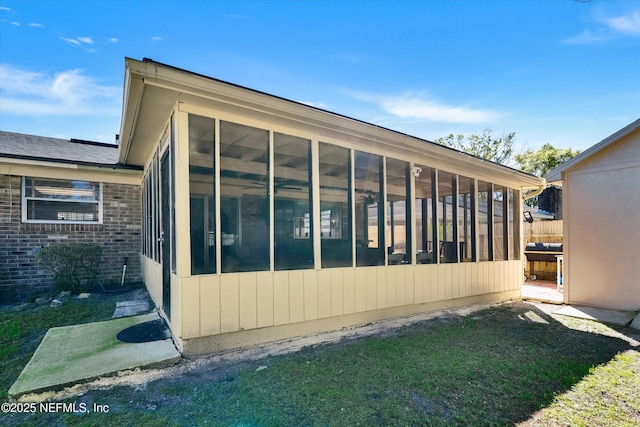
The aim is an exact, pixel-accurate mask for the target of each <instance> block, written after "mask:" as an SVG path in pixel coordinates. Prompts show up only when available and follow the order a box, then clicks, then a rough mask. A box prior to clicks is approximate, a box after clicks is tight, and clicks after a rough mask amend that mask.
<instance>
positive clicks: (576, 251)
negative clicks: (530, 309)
mask: <svg viewBox="0 0 640 427" xmlns="http://www.w3.org/2000/svg"><path fill="white" fill-rule="evenodd" d="M547 181H548V182H549V183H552V184H553V183H555V184H561V185H562V192H563V215H564V226H563V228H564V230H563V234H564V276H563V279H564V287H565V290H564V300H565V303H568V304H583V305H590V306H596V307H604V308H613V309H620V310H640V262H639V260H640V225H639V220H640V119H639V120H636V121H635V122H633V123H631V124H630V125H628V126H626V127H625V128H623V129H621V130H619V131H618V132H616V133H614V134H613V135H611V136H609V137H608V138H605V139H604V140H602V141H601V142H599V143H597V144H596V145H594V146H593V147H591V148H589V149H588V150H586V151H584V152H583V153H581V154H579V155H578V156H576V157H574V158H573V159H571V160H569V161H568V162H566V163H564V164H563V165H562V166H560V167H558V168H556V169H554V170H553V171H551V172H550V173H549V175H548V176H547Z"/></svg>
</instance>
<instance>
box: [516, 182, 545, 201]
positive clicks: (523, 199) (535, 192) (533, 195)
mask: <svg viewBox="0 0 640 427" xmlns="http://www.w3.org/2000/svg"><path fill="white" fill-rule="evenodd" d="M546 186H547V184H546V183H545V184H542V185H539V186H538V189H537V190H535V191H532V192H531V193H529V194H523V195H522V201H523V202H524V201H525V200H529V199H531V198H532V197H536V196H537V195H538V194H540V193H542V192H543V191H544V189H545V187H546Z"/></svg>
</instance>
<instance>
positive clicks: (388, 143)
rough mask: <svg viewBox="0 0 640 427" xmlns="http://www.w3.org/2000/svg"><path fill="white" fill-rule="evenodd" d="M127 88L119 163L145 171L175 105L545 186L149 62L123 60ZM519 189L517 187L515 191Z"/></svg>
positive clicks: (423, 143)
mask: <svg viewBox="0 0 640 427" xmlns="http://www.w3.org/2000/svg"><path fill="white" fill-rule="evenodd" d="M125 62H126V70H125V83H124V99H123V112H122V125H121V131H120V147H121V148H120V162H121V163H124V164H132V165H144V164H145V163H146V161H147V160H148V158H149V156H150V153H151V149H152V148H153V147H154V145H155V144H156V143H157V142H158V141H159V139H160V137H161V134H162V132H163V130H164V129H165V126H166V124H167V121H166V120H167V119H168V117H169V115H170V114H171V111H172V109H173V108H175V106H176V104H177V103H178V101H186V102H189V103H198V102H201V103H204V104H206V105H215V106H216V108H224V109H227V110H230V111H234V112H237V113H239V114H244V115H253V116H254V117H260V118H263V119H264V120H269V121H277V122H281V123H288V124H293V125H295V126H298V127H309V128H310V129H313V130H314V133H316V134H318V133H320V134H325V135H338V136H339V138H340V139H343V140H345V141H349V142H353V143H354V145H358V144H363V146H366V147H367V148H368V149H371V148H378V149H380V150H389V149H391V150H393V151H395V152H398V153H402V154H404V155H405V156H406V157H411V158H415V157H416V156H418V158H420V157H425V156H428V157H429V158H430V159H434V160H436V161H437V162H438V164H439V165H440V166H441V167H446V168H447V169H448V170H450V171H452V172H459V173H463V172H464V171H465V170H467V171H468V170H469V169H470V168H472V169H473V170H474V172H475V175H476V176H479V177H483V179H487V180H488V181H493V182H495V181H496V180H498V181H502V182H508V183H513V185H514V187H515V188H519V187H520V188H538V187H540V186H541V185H544V183H545V181H544V179H542V178H539V177H537V176H534V175H530V174H527V173H524V172H521V171H519V170H516V169H512V168H509V167H506V166H502V165H499V164H497V163H494V162H491V161H488V160H485V159H481V158H478V157H474V156H471V155H469V154H466V153H461V152H459V151H457V150H454V149H452V148H449V147H445V146H443V145H439V144H435V143H433V142H430V141H427V140H424V139H420V138H416V137H413V136H410V135H407V134H404V133H401V132H397V131H393V130H390V129H386V128H384V127H381V126H377V125H373V124H370V123H366V122H364V121H360V120H357V119H353V118H350V117H346V116H343V115H340V114H336V113H332V112H329V111H326V110H322V109H319V108H316V107H312V106H309V105H306V104H302V103H299V102H295V101H291V100H287V99H284V98H280V97H277V96H273V95H270V94H266V93H264V92H260V91H256V90H252V89H248V88H245V87H242V86H238V85H235V84H231V83H227V82H224V81H221V80H217V79H214V78H211V77H207V76H203V75H200V74H196V73H193V72H189V71H186V70H182V69H179V68H175V67H172V66H169V65H165V64H161V63H158V62H155V61H152V60H149V59H144V60H143V61H138V60H134V59H130V58H126V59H125ZM516 184H517V185H516Z"/></svg>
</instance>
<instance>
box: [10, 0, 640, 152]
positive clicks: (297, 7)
mask: <svg viewBox="0 0 640 427" xmlns="http://www.w3.org/2000/svg"><path fill="white" fill-rule="evenodd" d="M124 57H131V58H135V59H142V58H145V57H146V58H152V59H154V60H156V61H159V62H163V63H166V64H169V65H173V66H176V67H179V68H183V69H187V70H190V71H194V72H197V73H201V74H205V75H208V76H211V77H215V78H218V79H222V80H226V81H229V82H232V83H235V84H239V85H243V86H247V87H249V88H252V89H257V90H261V91H264V92H267V93H271V94H274V95H277V96H281V97H284V98H288V99H292V100H295V101H299V102H304V103H308V104H310V105H314V106H317V107H320V108H323V109H327V110H330V111H334V112H336V113H340V114H343V115H347V116H350V117H353V118H356V119H360V120H364V121H367V122H371V123H375V124H378V125H381V126H385V127H388V128H390V129H393V130H397V131H401V132H405V133H409V134H412V135H415V136H418V137H421V138H425V139H429V140H433V139H435V138H438V137H440V136H444V135H446V134H448V133H464V134H470V133H473V132H481V131H482V130H484V129H487V128H490V129H493V131H494V133H495V134H496V135H502V134H505V133H509V132H516V139H517V141H518V147H517V150H522V149H525V148H530V149H536V148H538V147H540V146H541V145H542V144H544V143H547V142H549V143H551V144H553V145H554V146H556V147H561V148H569V147H571V148H578V149H585V148H588V147H589V146H591V145H593V144H595V143H597V142H599V141H600V140H601V139H603V138H605V137H607V136H608V135H610V134H612V133H613V132H615V131H617V130H618V129H620V128H622V127H624V126H626V125H627V124H629V123H631V122H632V121H634V120H636V119H638V118H639V117H640V2H638V1H605V0H592V1H589V2H583V1H575V0H554V1H551V0H547V1H543V0H539V1H506V0H505V1H408V0H405V1H403V0H400V1H365V0H360V1H298V2H293V1H254V2H242V1H184V0H183V1H162V0H155V1H135V0H127V1H119V0H112V1H28V0H27V1H3V0H0V67H1V68H0V129H2V130H6V131H13V132H22V133H31V134H36V135H43V136H54V137H62V138H78V139H87V140H94V141H105V142H113V141H114V139H115V134H116V133H118V131H119V125H120V111H121V103H122V84H123V80H124Z"/></svg>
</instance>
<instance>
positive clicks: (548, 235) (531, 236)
mask: <svg viewBox="0 0 640 427" xmlns="http://www.w3.org/2000/svg"><path fill="white" fill-rule="evenodd" d="M522 227H523V230H522V234H523V249H524V248H525V247H526V245H527V243H562V220H557V221H536V222H532V223H528V222H523V223H522ZM525 261H526V258H525ZM556 268H557V264H556V262H555V261H554V262H541V261H534V262H525V275H527V276H529V275H530V274H531V273H534V274H535V275H536V276H538V279H542V280H554V281H555V280H556Z"/></svg>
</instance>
